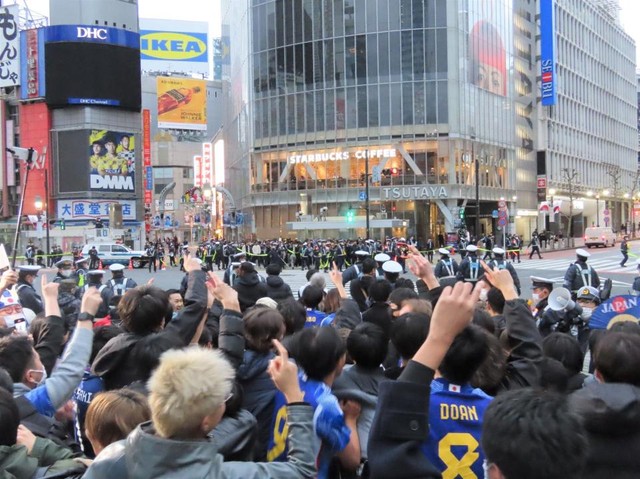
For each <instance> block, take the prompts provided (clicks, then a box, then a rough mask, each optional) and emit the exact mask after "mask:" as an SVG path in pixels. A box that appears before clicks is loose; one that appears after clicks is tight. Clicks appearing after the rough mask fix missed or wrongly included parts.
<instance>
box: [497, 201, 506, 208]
mask: <svg viewBox="0 0 640 479" xmlns="http://www.w3.org/2000/svg"><path fill="white" fill-rule="evenodd" d="M506 207H507V202H506V201H504V200H500V201H498V208H500V209H505V208H506Z"/></svg>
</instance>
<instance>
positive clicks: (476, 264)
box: [456, 244, 483, 283]
mask: <svg viewBox="0 0 640 479" xmlns="http://www.w3.org/2000/svg"><path fill="white" fill-rule="evenodd" d="M466 250H467V256H466V257H465V258H464V259H463V260H462V263H460V268H459V269H458V274H457V275H456V278H457V280H458V281H464V282H466V283H475V282H477V281H478V280H479V279H480V278H481V277H482V274H483V270H482V266H481V265H480V260H479V259H478V247H477V246H476V245H473V244H470V245H469V246H467V248H466Z"/></svg>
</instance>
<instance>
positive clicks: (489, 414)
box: [482, 388, 620, 479]
mask: <svg viewBox="0 0 640 479" xmlns="http://www.w3.org/2000/svg"><path fill="white" fill-rule="evenodd" d="M482 449H483V450H484V453H485V455H486V460H487V473H488V476H487V477H489V478H490V479H511V478H517V479H540V478H543V477H544V478H545V479H582V478H584V477H585V475H584V474H585V473H587V471H588V468H585V462H586V458H587V451H588V442H587V437H586V431H585V428H584V427H583V425H582V423H581V420H580V418H579V416H578V415H577V414H576V413H575V412H574V411H572V409H571V407H570V405H569V402H568V400H567V397H566V396H563V395H560V394H558V393H554V392H547V391H541V390H535V389H530V388H525V389H518V390H515V391H509V392H506V393H503V394H500V395H499V396H497V397H496V398H495V399H494V400H493V401H492V403H491V405H490V406H489V407H488V408H487V410H486V412H485V415H484V426H483V428H482ZM597 477H607V476H597ZM612 477H616V478H617V477H620V476H618V475H614V476H612Z"/></svg>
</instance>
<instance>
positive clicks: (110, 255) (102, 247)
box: [82, 243, 149, 268]
mask: <svg viewBox="0 0 640 479" xmlns="http://www.w3.org/2000/svg"><path fill="white" fill-rule="evenodd" d="M92 246H95V247H96V249H97V250H98V256H99V257H100V260H101V261H102V264H103V265H106V266H108V265H110V264H115V263H120V264H122V265H125V266H128V265H129V261H132V263H133V267H134V268H142V267H144V266H145V265H146V264H147V263H148V262H149V258H147V257H146V256H145V254H146V252H145V251H134V250H131V249H129V248H127V247H126V246H124V245H121V244H117V243H89V244H86V245H84V247H83V248H82V256H83V257H84V258H88V257H89V250H90V249H91V247H92Z"/></svg>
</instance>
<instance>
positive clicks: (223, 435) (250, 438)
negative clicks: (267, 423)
mask: <svg viewBox="0 0 640 479" xmlns="http://www.w3.org/2000/svg"><path fill="white" fill-rule="evenodd" d="M257 433H258V424H257V421H256V418H255V417H254V416H253V414H251V413H250V412H249V411H247V410H246V409H240V411H238V412H237V414H236V415H235V416H225V417H223V418H222V421H220V423H219V424H218V425H217V426H216V427H215V429H214V430H213V431H211V432H210V433H209V437H210V438H211V439H213V440H214V441H215V442H216V444H217V445H218V452H219V453H220V454H221V455H222V457H224V460H225V461H254V460H256V459H255V457H254V455H253V451H254V449H255V445H256V437H257Z"/></svg>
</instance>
